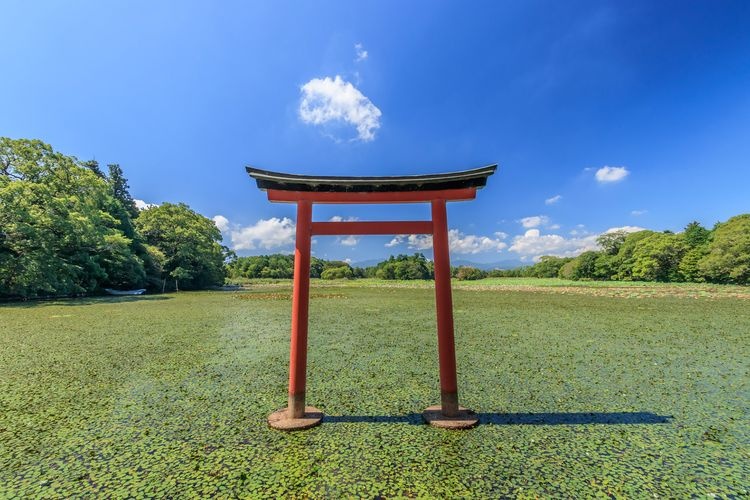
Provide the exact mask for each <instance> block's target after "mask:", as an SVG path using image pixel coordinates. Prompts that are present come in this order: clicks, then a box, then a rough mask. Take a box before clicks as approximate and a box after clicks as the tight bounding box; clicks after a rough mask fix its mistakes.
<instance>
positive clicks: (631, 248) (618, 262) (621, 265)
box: [612, 231, 655, 281]
mask: <svg viewBox="0 0 750 500" xmlns="http://www.w3.org/2000/svg"><path fill="white" fill-rule="evenodd" d="M652 234H655V233H654V232H653V231H638V232H635V233H630V234H628V235H627V236H626V237H625V241H623V242H622V244H621V245H620V248H619V250H618V251H617V255H616V256H614V258H613V259H612V267H613V270H614V271H615V273H614V274H613V275H612V279H615V280H622V281H632V280H633V265H634V263H635V261H634V258H633V253H634V252H635V250H636V248H638V246H639V245H640V242H641V240H643V239H645V238H648V237H649V236H650V235H652Z"/></svg>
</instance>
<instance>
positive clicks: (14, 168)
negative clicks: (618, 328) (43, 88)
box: [0, 137, 750, 298]
mask: <svg viewBox="0 0 750 500" xmlns="http://www.w3.org/2000/svg"><path fill="white" fill-rule="evenodd" d="M221 240H222V237H221V232H220V231H219V229H218V228H217V227H216V224H215V223H214V222H213V221H212V220H211V219H208V218H207V217H205V216H203V215H201V214H198V213H196V212H195V211H193V210H191V209H190V207H189V206H187V205H186V204H184V203H178V204H172V203H164V204H162V205H160V206H153V207H150V208H148V209H145V210H139V209H138V208H137V207H136V205H135V202H134V200H133V198H132V196H131V195H130V192H129V187H128V184H127V179H126V178H125V176H124V173H123V170H122V168H121V167H120V165H118V164H110V165H107V172H106V173H105V172H104V171H103V170H102V169H101V167H100V166H99V164H98V162H96V161H94V160H90V161H80V160H78V159H77V158H75V157H72V156H67V155H64V154H61V153H59V152H56V151H54V150H53V149H52V147H51V146H49V145H48V144H45V143H43V142H42V141H39V140H28V139H9V138H6V137H0V298H33V297H45V296H62V295H82V294H94V293H101V292H102V291H103V289H104V288H115V289H134V288H148V289H150V290H152V291H172V290H179V289H201V288H207V287H211V286H217V285H221V284H223V283H224V281H225V278H227V277H228V278H230V279H251V278H276V279H287V278H292V277H293V274H294V257H293V256H292V255H285V254H273V255H260V256H252V257H237V256H236V255H234V253H233V252H232V251H230V250H229V249H228V248H227V247H225V246H223V245H222V244H221ZM597 243H598V244H599V247H600V248H601V250H598V251H588V252H584V253H582V254H580V255H578V256H576V257H555V256H543V257H541V258H540V259H539V261H538V262H537V263H535V264H533V265H530V266H525V267H520V268H516V269H509V270H493V271H489V272H486V271H483V270H480V269H477V268H474V267H471V266H460V267H456V268H452V275H453V277H454V278H456V279H458V280H475V279H482V278H485V277H539V278H554V277H559V278H564V279H572V280H627V281H636V280H638V281H663V282H667V281H673V282H675V281H689V282H708V283H734V284H743V285H746V284H749V283H750V214H743V215H738V216H735V217H732V218H730V219H729V220H727V221H726V222H720V223H717V224H716V225H715V226H714V227H713V228H712V229H707V228H705V227H703V226H701V225H700V224H699V223H697V222H691V223H690V224H688V225H687V226H686V227H685V230H684V231H683V232H681V233H672V232H670V231H664V232H655V231H649V230H643V231H638V232H633V233H626V232H621V231H620V232H611V233H605V234H602V235H601V236H600V237H599V239H598V241H597ZM310 275H311V277H313V278H322V279H346V278H348V279H356V278H378V279H383V280H430V279H434V268H433V263H432V262H431V261H430V260H428V259H427V258H426V257H425V256H424V255H422V254H421V253H416V254H414V255H403V254H401V255H397V256H390V257H389V258H387V259H385V260H383V261H382V262H380V263H378V264H377V265H375V266H369V267H364V268H363V267H356V266H355V267H353V266H351V265H350V264H349V263H347V262H344V261H338V260H333V261H327V260H323V259H319V258H316V257H312V258H311V265H310Z"/></svg>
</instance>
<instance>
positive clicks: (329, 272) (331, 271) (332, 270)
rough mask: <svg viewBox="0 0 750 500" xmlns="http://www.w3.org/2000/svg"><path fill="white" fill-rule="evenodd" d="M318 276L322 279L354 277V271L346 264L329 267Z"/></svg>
mask: <svg viewBox="0 0 750 500" xmlns="http://www.w3.org/2000/svg"><path fill="white" fill-rule="evenodd" d="M320 277H321V278H323V279H324V280H336V279H344V278H346V279H352V278H353V277H354V272H353V271H352V268H351V267H350V266H349V265H348V264H347V265H344V266H338V267H329V268H327V269H325V270H324V271H323V272H322V273H321V275H320Z"/></svg>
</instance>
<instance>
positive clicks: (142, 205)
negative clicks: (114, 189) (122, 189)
mask: <svg viewBox="0 0 750 500" xmlns="http://www.w3.org/2000/svg"><path fill="white" fill-rule="evenodd" d="M133 201H134V202H135V208H137V209H138V210H146V209H149V208H151V207H158V206H159V205H157V204H156V203H146V202H145V201H143V200H139V199H137V198H136V199H134V200H133Z"/></svg>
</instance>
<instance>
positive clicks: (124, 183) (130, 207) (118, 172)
mask: <svg viewBox="0 0 750 500" xmlns="http://www.w3.org/2000/svg"><path fill="white" fill-rule="evenodd" d="M107 168H109V176H108V177H107V182H109V185H110V188H111V189H112V196H114V197H115V199H116V200H117V201H119V202H120V204H121V205H122V207H123V208H124V209H125V210H126V211H127V213H128V214H129V215H130V217H131V218H132V219H135V218H137V217H138V208H137V207H136V206H135V200H133V197H132V196H131V195H130V191H129V190H130V186H128V180H127V179H126V178H125V175H124V174H123V172H122V168H121V167H120V165H118V164H117V163H112V164H109V165H107Z"/></svg>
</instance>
